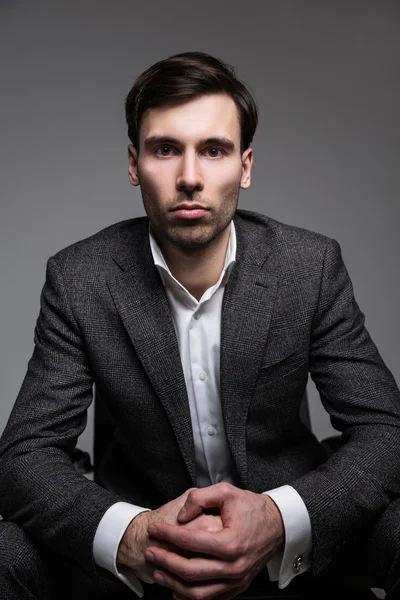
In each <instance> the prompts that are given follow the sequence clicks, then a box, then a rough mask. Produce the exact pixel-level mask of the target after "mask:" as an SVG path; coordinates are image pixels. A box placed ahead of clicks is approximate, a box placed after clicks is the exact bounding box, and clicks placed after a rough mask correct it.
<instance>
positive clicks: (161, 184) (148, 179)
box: [139, 165, 173, 197]
mask: <svg viewBox="0 0 400 600" xmlns="http://www.w3.org/2000/svg"><path fill="white" fill-rule="evenodd" d="M139 177H140V183H141V185H142V187H143V188H144V189H145V190H146V191H148V192H150V193H151V194H152V195H154V194H155V195H156V196H158V197H162V196H163V195H164V196H168V195H169V194H168V191H169V190H170V188H171V186H173V176H172V174H171V172H169V171H168V170H167V169H163V168H160V167H159V166H157V167H153V166H148V165H146V167H144V168H141V169H140V170H139Z"/></svg>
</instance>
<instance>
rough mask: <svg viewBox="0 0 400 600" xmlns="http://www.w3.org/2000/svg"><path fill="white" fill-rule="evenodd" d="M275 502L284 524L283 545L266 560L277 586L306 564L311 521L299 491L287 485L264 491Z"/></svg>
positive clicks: (280, 586) (308, 559)
mask: <svg viewBox="0 0 400 600" xmlns="http://www.w3.org/2000/svg"><path fill="white" fill-rule="evenodd" d="M264 493H265V494H267V495H268V496H270V498H271V499H272V500H273V501H274V502H275V504H276V505H277V507H278V509H279V511H280V513H281V516H282V521H283V526H284V528H285V547H284V549H283V550H281V551H279V552H275V554H274V555H273V556H272V557H271V558H270V560H269V561H268V563H267V568H268V574H269V578H270V580H271V581H278V587H279V588H280V589H283V588H285V587H286V586H288V585H289V583H290V582H291V581H292V579H293V578H294V577H296V576H297V575H300V574H301V573H304V572H305V571H307V570H308V569H309V568H310V554H311V548H312V535H311V521H310V517H309V514H308V510H307V508H306V505H305V504H304V502H303V499H302V498H301V496H300V494H299V493H298V492H297V491H296V490H295V489H294V488H292V487H291V486H290V485H283V486H281V487H279V488H275V489H273V490H270V491H268V492H264Z"/></svg>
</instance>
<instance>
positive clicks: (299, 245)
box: [235, 210, 340, 264]
mask: <svg viewBox="0 0 400 600" xmlns="http://www.w3.org/2000/svg"><path fill="white" fill-rule="evenodd" d="M235 224H236V225H237V227H238V229H239V230H240V233H241V234H242V236H243V238H245V239H246V241H247V242H248V243H249V245H250V244H251V245H252V246H253V247H254V246H255V247H256V248H258V249H259V250H260V251H261V252H262V251H266V252H268V254H269V255H270V256H275V257H276V259H277V260H278V261H279V260H281V261H282V260H286V261H291V262H294V263H300V264H304V261H307V263H310V262H314V263H315V262H316V261H317V262H321V261H323V260H324V257H325V255H326V253H327V252H329V251H330V249H334V250H337V251H339V252H340V246H339V244H338V242H337V241H336V240H334V239H332V238H330V237H328V236H326V235H324V234H322V233H319V232H317V231H312V230H311V229H305V228H303V227H297V226H295V225H289V224H287V223H282V222H280V221H278V220H276V219H272V218H271V217H268V216H266V215H263V214H260V213H257V212H253V211H248V210H238V211H237V215H236V218H235Z"/></svg>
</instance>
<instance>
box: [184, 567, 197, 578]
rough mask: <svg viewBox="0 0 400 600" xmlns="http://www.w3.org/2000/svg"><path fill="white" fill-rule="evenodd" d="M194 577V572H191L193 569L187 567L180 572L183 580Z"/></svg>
mask: <svg viewBox="0 0 400 600" xmlns="http://www.w3.org/2000/svg"><path fill="white" fill-rule="evenodd" d="M194 578H195V574H194V573H193V570H192V569H190V568H188V569H186V570H185V571H183V573H182V579H184V580H185V581H193V580H194Z"/></svg>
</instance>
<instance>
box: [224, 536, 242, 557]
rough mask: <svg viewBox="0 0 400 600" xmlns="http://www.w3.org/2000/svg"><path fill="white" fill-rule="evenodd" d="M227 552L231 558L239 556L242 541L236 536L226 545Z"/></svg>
mask: <svg viewBox="0 0 400 600" xmlns="http://www.w3.org/2000/svg"><path fill="white" fill-rule="evenodd" d="M226 552H227V554H228V556H229V557H230V558H237V557H238V556H239V554H240V543H239V541H238V540H237V539H236V538H234V539H233V540H231V541H230V542H228V544H227V546H226Z"/></svg>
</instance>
